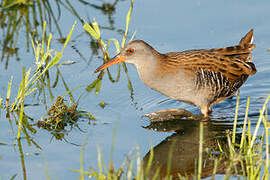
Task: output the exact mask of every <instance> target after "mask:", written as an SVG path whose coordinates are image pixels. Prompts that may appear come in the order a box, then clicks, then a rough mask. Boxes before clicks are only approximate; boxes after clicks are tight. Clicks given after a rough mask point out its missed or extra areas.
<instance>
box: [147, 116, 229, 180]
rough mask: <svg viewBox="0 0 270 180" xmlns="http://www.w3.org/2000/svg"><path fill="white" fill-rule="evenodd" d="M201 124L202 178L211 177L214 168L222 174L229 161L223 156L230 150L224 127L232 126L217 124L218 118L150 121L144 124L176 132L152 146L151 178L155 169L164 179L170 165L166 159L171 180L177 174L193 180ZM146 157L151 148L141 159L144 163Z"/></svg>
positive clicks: (161, 130) (196, 167)
mask: <svg viewBox="0 0 270 180" xmlns="http://www.w3.org/2000/svg"><path fill="white" fill-rule="evenodd" d="M200 124H201V125H202V126H203V149H204V151H203V154H202V171H201V178H204V177H209V176H211V175H212V174H213V172H214V169H215V172H214V173H216V174H225V170H226V166H227V165H228V162H229V160H228V159H227V158H226V156H225V155H224V154H226V151H228V150H229V148H228V145H227V138H226V130H231V129H232V128H233V125H231V126H228V125H223V123H218V122H217V121H216V122H215V121H207V122H201V121H197V120H191V119H189V120H176V121H173V120H172V121H166V122H152V123H151V124H150V125H148V126H146V127H144V128H146V129H149V130H155V131H159V132H165V131H166V132H167V131H174V132H175V133H174V134H172V135H171V136H169V137H167V138H166V139H165V140H163V141H162V142H161V143H159V144H158V145H157V146H155V147H154V149H153V151H154V158H153V161H152V166H151V170H150V172H149V175H150V177H153V176H154V174H155V173H156V171H157V170H158V171H159V176H160V177H161V178H165V177H166V176H167V168H168V166H169V164H168V162H170V161H171V169H170V175H171V176H172V177H173V178H174V179H176V178H177V177H179V175H181V176H184V177H188V178H189V179H193V178H194V177H195V176H196V175H197V174H198V172H197V170H198V160H199V145H200V143H199V138H200ZM172 146H173V149H172V154H171V157H172V159H171V160H169V159H168V157H169V154H170V153H169V151H170V149H171V147H172ZM220 149H222V150H223V153H220ZM149 158H150V151H149V152H148V153H147V154H146V155H145V157H144V159H143V161H144V164H147V162H148V161H149Z"/></svg>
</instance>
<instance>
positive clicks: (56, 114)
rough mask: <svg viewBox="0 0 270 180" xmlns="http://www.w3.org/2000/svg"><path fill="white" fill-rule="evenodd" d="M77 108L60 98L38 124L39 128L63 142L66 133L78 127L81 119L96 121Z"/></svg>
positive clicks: (75, 104) (75, 105) (74, 104)
mask: <svg viewBox="0 0 270 180" xmlns="http://www.w3.org/2000/svg"><path fill="white" fill-rule="evenodd" d="M77 106H78V104H77V103H74V102H73V103H72V104H71V105H70V106H69V105H67V104H66V103H65V102H64V97H62V96H58V97H57V98H56V100H55V103H54V104H53V105H52V106H51V107H50V108H49V110H48V112H47V114H46V116H45V118H43V119H42V120H39V121H38V122H37V126H38V127H39V128H43V129H45V130H48V131H49V132H51V134H52V135H53V136H54V137H55V138H56V139H58V140H62V139H63V138H64V135H65V133H66V132H68V131H71V130H72V128H73V126H75V127H77V124H76V123H77V121H78V119H79V118H82V117H86V118H87V119H89V121H90V120H94V119H95V117H94V116H92V115H91V114H90V113H86V112H84V111H79V110H77ZM67 128H69V130H67Z"/></svg>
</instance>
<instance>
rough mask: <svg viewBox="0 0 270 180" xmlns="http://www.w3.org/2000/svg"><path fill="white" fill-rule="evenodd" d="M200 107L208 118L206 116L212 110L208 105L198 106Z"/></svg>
mask: <svg viewBox="0 0 270 180" xmlns="http://www.w3.org/2000/svg"><path fill="white" fill-rule="evenodd" d="M200 109H201V112H202V114H203V116H204V117H205V118H208V116H209V115H210V114H211V113H212V112H213V111H212V109H211V107H209V106H203V107H200Z"/></svg>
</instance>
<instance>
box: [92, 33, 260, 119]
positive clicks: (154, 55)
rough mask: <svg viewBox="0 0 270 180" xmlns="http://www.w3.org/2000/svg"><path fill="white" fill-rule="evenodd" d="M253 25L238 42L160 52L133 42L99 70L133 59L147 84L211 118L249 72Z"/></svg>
mask: <svg viewBox="0 0 270 180" xmlns="http://www.w3.org/2000/svg"><path fill="white" fill-rule="evenodd" d="M255 46H256V45H255V44H253V29H251V30H250V31H249V32H248V33H247V34H246V35H245V36H244V37H243V38H242V39H241V40H240V42H239V43H238V45H235V46H229V47H223V48H213V49H192V50H185V51H181V52H168V53H160V52H158V51H157V50H155V49H154V48H153V47H152V46H150V45H149V44H148V43H146V42H145V41H143V40H133V41H131V42H129V43H128V44H127V45H125V46H124V48H123V49H122V50H121V51H120V53H119V54H117V55H116V56H115V57H113V58H112V59H110V60H109V61H108V62H107V63H105V64H104V65H101V66H100V67H98V68H97V69H96V70H95V73H97V72H99V71H101V70H104V69H106V68H108V67H109V66H111V65H114V64H117V63H122V62H123V63H131V64H133V65H135V67H136V68H137V71H138V74H139V77H140V79H141V80H142V81H143V82H144V84H145V85H146V86H148V87H150V88H151V89H153V90H156V91H158V92H160V93H161V94H164V95H165V96H167V97H169V98H171V99H174V100H178V101H181V102H184V103H188V104H191V105H194V106H196V107H198V108H199V109H200V111H201V113H202V115H203V117H206V118H208V116H209V115H210V114H211V112H212V109H211V107H212V106H213V105H214V104H216V103H219V102H221V101H223V100H225V99H227V98H230V97H232V96H233V95H234V94H235V93H236V91H237V90H238V89H239V88H240V87H241V86H242V85H243V83H244V82H245V81H246V80H247V78H248V77H249V75H253V74H255V73H256V72H257V70H256V67H255V65H254V64H253V62H252V54H251V51H252V50H253V49H254V48H255Z"/></svg>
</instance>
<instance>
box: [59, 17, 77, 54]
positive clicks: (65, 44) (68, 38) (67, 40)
mask: <svg viewBox="0 0 270 180" xmlns="http://www.w3.org/2000/svg"><path fill="white" fill-rule="evenodd" d="M75 25H76V21H75V22H74V24H73V26H72V28H71V30H70V31H69V34H68V36H67V39H66V41H65V43H64V46H63V48H62V51H61V52H62V54H63V52H64V49H65V47H66V46H67V43H68V42H69V40H70V38H71V34H72V32H73V30H74V27H75Z"/></svg>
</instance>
